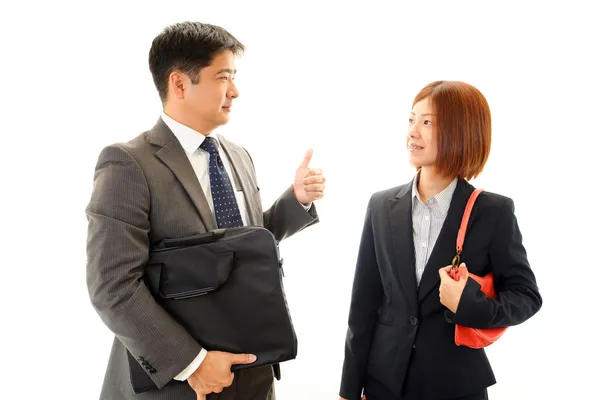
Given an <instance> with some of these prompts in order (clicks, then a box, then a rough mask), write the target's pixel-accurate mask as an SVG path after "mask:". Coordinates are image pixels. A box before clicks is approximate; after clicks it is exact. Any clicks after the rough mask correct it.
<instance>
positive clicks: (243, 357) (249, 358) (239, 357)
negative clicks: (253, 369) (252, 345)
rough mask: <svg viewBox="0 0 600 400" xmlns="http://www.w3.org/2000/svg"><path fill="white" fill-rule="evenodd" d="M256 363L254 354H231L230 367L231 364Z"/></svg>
mask: <svg viewBox="0 0 600 400" xmlns="http://www.w3.org/2000/svg"><path fill="white" fill-rule="evenodd" d="M254 361H256V356H255V355H254V354H232V355H231V365H233V364H252V363H253V362H254Z"/></svg>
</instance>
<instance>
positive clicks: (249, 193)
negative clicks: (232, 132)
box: [218, 135, 262, 226]
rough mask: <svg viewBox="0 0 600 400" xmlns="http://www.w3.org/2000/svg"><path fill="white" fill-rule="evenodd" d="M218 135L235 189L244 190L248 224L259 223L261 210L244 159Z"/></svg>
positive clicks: (256, 224) (255, 224)
mask: <svg viewBox="0 0 600 400" xmlns="http://www.w3.org/2000/svg"><path fill="white" fill-rule="evenodd" d="M218 137H219V143H220V144H221V147H222V148H223V150H224V152H225V155H226V157H228V158H229V161H230V163H231V169H232V170H233V171H232V172H233V175H234V177H233V179H234V180H235V186H236V189H237V190H239V189H240V188H241V189H242V191H243V192H244V197H245V198H246V209H247V210H248V215H249V216H250V225H254V226H258V225H261V223H260V221H262V210H261V208H260V205H259V203H258V202H257V199H256V196H255V195H254V194H255V190H254V187H252V186H253V185H252V184H251V183H250V179H248V177H247V175H248V171H247V170H246V167H244V164H245V163H244V160H243V159H242V156H241V155H240V154H239V152H238V150H237V149H236V148H235V147H234V146H233V145H231V143H229V141H228V140H227V139H225V138H224V137H223V136H221V135H218Z"/></svg>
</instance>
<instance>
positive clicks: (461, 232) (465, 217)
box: [452, 189, 483, 268]
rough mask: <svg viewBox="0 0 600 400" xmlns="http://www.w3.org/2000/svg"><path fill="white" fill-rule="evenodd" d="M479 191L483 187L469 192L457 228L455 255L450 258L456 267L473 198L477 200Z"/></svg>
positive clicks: (481, 190) (473, 203) (458, 263)
mask: <svg viewBox="0 0 600 400" xmlns="http://www.w3.org/2000/svg"><path fill="white" fill-rule="evenodd" d="M481 192H483V189H475V190H474V191H473V193H471V197H469V201H468V202H467V206H466V207H465V213H464V214H463V218H462V222H461V224H460V229H459V230H458V236H457V237H456V256H454V259H453V260H452V265H453V266H454V267H456V268H458V266H459V265H460V253H461V252H462V248H463V243H464V242H465V234H466V233H467V225H469V218H470V217H471V211H473V205H475V200H477V196H479V194H480V193H481Z"/></svg>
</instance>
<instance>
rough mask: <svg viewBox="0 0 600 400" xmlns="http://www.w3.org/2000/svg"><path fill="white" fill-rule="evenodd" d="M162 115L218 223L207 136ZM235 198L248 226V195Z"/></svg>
mask: <svg viewBox="0 0 600 400" xmlns="http://www.w3.org/2000/svg"><path fill="white" fill-rule="evenodd" d="M161 117H162V120H163V121H164V122H165V124H166V125H167V126H168V127H169V129H171V131H172V132H173V134H174V135H175V137H176V138H177V140H179V143H180V144H181V147H183V150H185V154H186V155H187V157H188V159H189V160H190V164H191V165H192V168H193V169H194V172H195V173H196V176H197V177H198V181H199V182H200V186H201V187H202V191H203V192H204V196H205V197H206V200H207V201H208V205H209V206H210V209H211V211H212V215H213V219H214V222H215V225H216V222H217V221H216V218H215V216H214V215H215V207H214V204H213V199H212V194H211V190H210V176H209V161H210V154H209V153H208V152H207V151H205V150H203V149H201V148H200V145H201V144H202V142H204V139H205V136H204V135H203V134H201V133H199V132H197V131H195V130H193V129H192V128H190V127H188V126H185V125H183V124H181V123H179V122H177V121H175V120H174V119H173V118H171V117H169V116H168V115H167V114H165V113H164V112H163V113H162V115H161ZM208 136H209V137H211V138H213V139H214V140H215V143H216V144H217V148H218V150H219V155H220V156H221V159H222V160H223V165H224V166H225V170H226V171H227V175H228V176H229V180H230V181H231V182H232V186H233V182H234V179H233V174H232V168H231V164H230V161H229V159H228V157H227V155H226V154H225V152H224V151H223V148H222V147H221V143H219V139H218V137H217V136H216V135H214V134H212V133H211V134H210V135H208ZM234 190H235V188H234ZM235 199H236V201H237V205H238V208H239V210H240V214H241V216H242V222H243V223H244V226H248V224H249V221H250V216H249V214H248V209H247V208H246V197H245V195H244V192H243V191H241V190H238V191H235ZM311 205H312V203H311V204H309V205H304V204H302V206H303V207H304V209H305V210H307V211H308V210H309V209H310V207H311ZM206 353H207V351H206V350H204V349H202V350H200V353H199V354H198V356H197V357H196V358H195V359H194V361H192V362H191V364H190V365H188V366H187V368H185V369H184V370H183V371H181V372H180V373H179V374H178V375H177V376H176V377H175V379H176V380H179V381H185V380H186V379H187V378H189V377H190V375H192V374H193V373H194V372H195V371H196V370H197V369H198V367H199V366H200V364H202V361H204V358H205V357H206Z"/></svg>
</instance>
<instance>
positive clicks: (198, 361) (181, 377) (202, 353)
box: [174, 349, 208, 381]
mask: <svg viewBox="0 0 600 400" xmlns="http://www.w3.org/2000/svg"><path fill="white" fill-rule="evenodd" d="M206 353H208V352H207V351H206V350H204V349H202V350H200V353H199V354H198V355H197V356H196V358H195V359H194V361H192V363H191V364H190V365H188V366H187V368H186V369H184V370H183V371H181V372H180V373H179V375H177V376H176V377H175V378H174V379H175V380H178V381H185V380H186V379H187V378H189V377H190V376H191V375H192V374H193V373H194V372H196V370H197V369H198V367H199V366H200V364H202V361H204V358H205V357H206Z"/></svg>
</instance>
